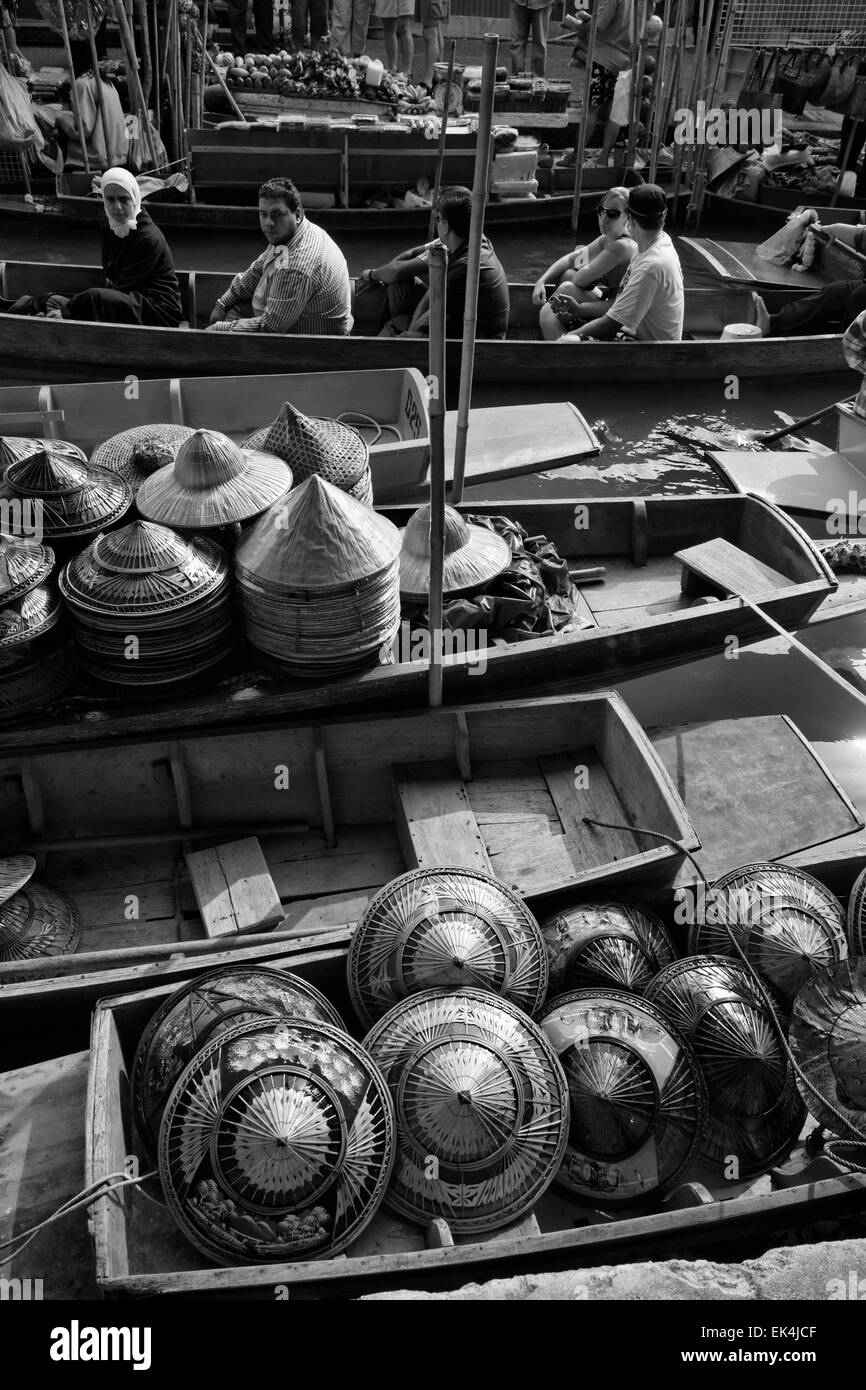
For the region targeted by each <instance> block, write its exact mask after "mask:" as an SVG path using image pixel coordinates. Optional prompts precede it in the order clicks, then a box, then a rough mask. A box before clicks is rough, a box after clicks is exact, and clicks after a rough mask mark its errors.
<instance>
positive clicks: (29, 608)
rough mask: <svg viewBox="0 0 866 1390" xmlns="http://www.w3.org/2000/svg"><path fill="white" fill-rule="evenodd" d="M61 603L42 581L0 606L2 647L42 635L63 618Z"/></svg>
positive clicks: (29, 640)
mask: <svg viewBox="0 0 866 1390" xmlns="http://www.w3.org/2000/svg"><path fill="white" fill-rule="evenodd" d="M60 614H61V604H60V599H59V597H58V595H57V593H56V592H55V591H54V589H53V587H52V588H49V587H48V585H46V584H39V585H37V587H36V588H35V589H30V590H28V592H27V593H26V594H24V595H23V596H22V597H21V598H18V599H15V601H14V603H10V604H7V606H6V607H5V608H0V647H7V646H10V647H11V646H15V645H16V644H17V643H19V642H31V641H32V640H33V638H34V637H41V636H42V635H43V634H44V633H46V632H49V631H50V630H51V628H53V627H54V626H55V625H56V624H57V623H58V622H59V621H60Z"/></svg>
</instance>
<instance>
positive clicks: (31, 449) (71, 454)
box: [0, 434, 87, 472]
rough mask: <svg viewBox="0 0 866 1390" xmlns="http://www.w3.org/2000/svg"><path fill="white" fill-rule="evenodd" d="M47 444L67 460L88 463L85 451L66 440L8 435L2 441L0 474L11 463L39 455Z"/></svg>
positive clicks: (0, 446) (0, 445) (0, 447)
mask: <svg viewBox="0 0 866 1390" xmlns="http://www.w3.org/2000/svg"><path fill="white" fill-rule="evenodd" d="M46 444H49V445H50V447H51V449H52V450H53V451H54V452H55V453H58V454H63V455H64V456H65V457H66V458H70V459H74V460H76V461H77V462H78V463H86V462H87V455H86V454H85V452H84V450H83V449H79V447H78V445H77V444H70V443H69V441H68V440H66V439H51V440H45V439H34V438H32V436H29V435H28V436H25V435H11V434H7V435H4V436H3V438H2V439H0V472H3V471H4V470H5V469H7V468H8V467H9V465H10V463H18V461H19V460H20V459H27V458H30V457H31V456H32V455H33V454H38V453H39V452H40V451H41V450H42V449H44V448H45V446H46Z"/></svg>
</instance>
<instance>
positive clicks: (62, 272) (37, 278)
mask: <svg viewBox="0 0 866 1390" xmlns="http://www.w3.org/2000/svg"><path fill="white" fill-rule="evenodd" d="M227 278H230V277H227ZM103 280H104V277H103V275H102V272H101V270H100V268H99V267H98V266H90V265H42V264H40V262H39V261H2V262H0V296H2V298H3V299H12V300H15V299H20V298H21V296H22V295H25V294H32V295H33V296H34V298H35V297H36V296H38V295H42V294H63V295H67V296H68V297H70V298H71V297H72V295H74V294H80V293H81V292H82V291H83V290H90V289H94V288H96V287H98V286H100V285H101V283H102V282H103ZM195 280H196V272H195V271H194V270H178V271H177V282H178V285H179V287H180V302H181V308H182V310H183V323H184V324H185V325H187V326H189V325H190V324H192V325H195V322H196V284H195ZM220 293H222V291H220ZM217 297H218V296H216V295H215V296H214V302H216V298H217ZM211 307H213V306H211ZM208 313H210V309H209V310H208Z"/></svg>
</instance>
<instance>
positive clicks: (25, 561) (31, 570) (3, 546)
mask: <svg viewBox="0 0 866 1390" xmlns="http://www.w3.org/2000/svg"><path fill="white" fill-rule="evenodd" d="M53 568H54V551H53V550H52V549H51V547H50V546H48V545H40V543H39V541H35V540H31V539H30V537H29V536H4V535H2V534H0V604H7V603H12V602H13V601H14V600H15V599H17V598H21V596H22V594H26V593H27V592H28V590H29V589H35V588H36V586H37V584H42V583H43V581H44V580H46V579H47V578H48V576H49V574H50V573H51V571H52V569H53Z"/></svg>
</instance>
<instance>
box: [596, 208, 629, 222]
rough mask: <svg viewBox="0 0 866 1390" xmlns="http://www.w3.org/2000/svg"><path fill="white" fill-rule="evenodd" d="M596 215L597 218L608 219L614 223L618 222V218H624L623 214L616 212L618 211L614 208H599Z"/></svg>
mask: <svg viewBox="0 0 866 1390" xmlns="http://www.w3.org/2000/svg"><path fill="white" fill-rule="evenodd" d="M598 215H599V217H608V218H610V220H611V222H616V221H617V220H618V218H620V217H622V216H624V214H623V213H622V211H619V212H618V211H617V210H616V208H605V207H600V208H599V209H598Z"/></svg>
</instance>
